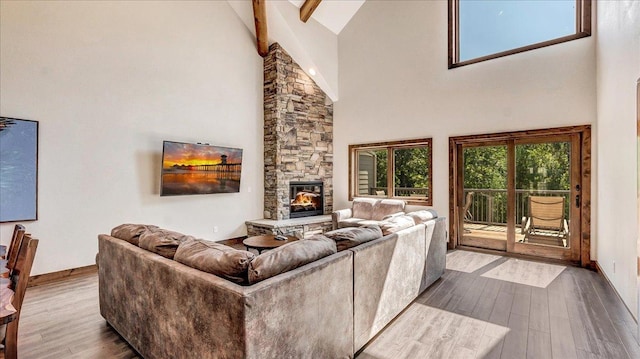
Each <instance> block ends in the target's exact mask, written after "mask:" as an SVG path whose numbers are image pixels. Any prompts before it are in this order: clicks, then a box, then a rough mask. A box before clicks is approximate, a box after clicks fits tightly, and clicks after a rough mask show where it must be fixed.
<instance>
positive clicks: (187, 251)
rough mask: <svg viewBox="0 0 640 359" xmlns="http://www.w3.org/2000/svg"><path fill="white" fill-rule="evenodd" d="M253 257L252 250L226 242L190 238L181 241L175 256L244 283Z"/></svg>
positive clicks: (176, 258) (185, 263)
mask: <svg viewBox="0 0 640 359" xmlns="http://www.w3.org/2000/svg"><path fill="white" fill-rule="evenodd" d="M253 257H255V255H254V254H253V253H251V252H247V251H243V250H238V249H234V248H231V247H229V246H226V245H224V244H220V243H215V242H211V241H205V240H202V239H194V238H188V239H186V240H185V241H184V242H182V243H180V245H179V246H178V249H177V250H176V254H175V256H174V257H173V258H174V259H175V260H176V261H178V262H180V263H182V264H184V265H187V266H189V267H192V268H195V269H199V270H201V271H203V272H207V273H211V274H215V275H217V276H218V277H222V278H224V279H227V280H230V281H232V282H235V283H239V284H243V283H246V282H247V268H248V267H249V263H250V262H251V260H252V259H253Z"/></svg>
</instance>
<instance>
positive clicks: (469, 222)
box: [452, 132, 583, 261]
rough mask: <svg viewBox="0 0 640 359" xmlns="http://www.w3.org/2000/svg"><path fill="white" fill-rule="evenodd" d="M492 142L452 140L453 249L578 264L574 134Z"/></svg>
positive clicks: (577, 178)
mask: <svg viewBox="0 0 640 359" xmlns="http://www.w3.org/2000/svg"><path fill="white" fill-rule="evenodd" d="M498 137H499V138H496V139H491V138H484V139H473V138H471V137H469V138H462V139H461V140H460V141H458V143H455V139H452V140H454V143H452V146H455V147H454V148H453V149H455V151H454V152H455V154H456V157H455V161H454V162H455V164H456V165H455V168H454V174H453V178H455V182H456V186H455V189H454V190H455V203H456V211H455V215H454V217H455V219H456V221H455V222H456V224H455V227H456V228H455V231H454V232H455V235H456V237H457V238H456V239H457V241H456V242H457V243H456V244H457V245H461V246H467V247H476V248H483V249H491V250H500V251H505V252H509V253H519V254H527V255H535V256H541V257H546V258H554V259H563V260H569V261H580V259H581V241H580V233H581V213H582V212H581V209H582V208H583V207H582V188H581V186H582V181H583V178H582V175H581V174H582V173H583V172H582V168H581V165H582V161H581V158H582V156H581V153H582V152H581V144H582V142H581V135H580V133H567V134H544V135H538V134H534V135H532V134H531V133H530V132H526V133H516V134H509V135H504V136H498Z"/></svg>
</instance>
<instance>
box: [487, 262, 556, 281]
mask: <svg viewBox="0 0 640 359" xmlns="http://www.w3.org/2000/svg"><path fill="white" fill-rule="evenodd" d="M565 268H566V267H565V266H560V265H555V264H547V263H540V262H530V261H525V260H522V259H515V258H511V259H509V260H508V261H506V262H504V263H502V264H500V265H499V266H497V267H495V268H493V269H491V270H489V271H487V272H486V273H484V274H483V275H482V276H483V277H487V278H493V279H499V280H504V281H508V282H513V283H519V284H525V285H531V286H534V287H539V288H546V287H547V286H548V285H549V284H550V283H551V282H553V280H554V279H556V277H557V276H558V275H560V273H562V271H563V270H564V269H565Z"/></svg>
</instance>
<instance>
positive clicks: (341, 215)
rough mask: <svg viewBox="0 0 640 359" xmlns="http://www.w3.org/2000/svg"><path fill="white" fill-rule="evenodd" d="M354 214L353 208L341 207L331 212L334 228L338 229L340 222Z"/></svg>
mask: <svg viewBox="0 0 640 359" xmlns="http://www.w3.org/2000/svg"><path fill="white" fill-rule="evenodd" d="M352 216H353V211H352V210H351V208H347V209H341V210H338V211H334V212H333V213H331V220H332V221H333V229H334V230H336V229H338V222H340V221H343V220H345V219H347V218H351V217H352Z"/></svg>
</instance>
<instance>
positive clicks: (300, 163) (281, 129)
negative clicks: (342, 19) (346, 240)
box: [264, 43, 333, 220]
mask: <svg viewBox="0 0 640 359" xmlns="http://www.w3.org/2000/svg"><path fill="white" fill-rule="evenodd" d="M290 181H322V182H323V183H324V213H325V214H326V213H331V211H332V210H333V103H332V102H331V101H330V99H329V98H328V97H327V95H326V94H325V93H324V92H323V91H322V90H321V89H320V87H318V85H316V84H315V82H314V81H313V80H312V79H311V78H310V77H309V76H308V75H307V74H306V73H305V72H304V71H303V70H302V69H301V68H300V66H298V64H296V63H295V61H293V59H292V58H291V56H289V54H287V52H286V51H284V50H283V49H282V47H280V45H279V44H278V43H274V44H272V45H271V46H270V47H269V54H267V56H266V57H265V58H264V187H265V188H264V218H266V219H274V220H282V219H288V218H289V182H290Z"/></svg>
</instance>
